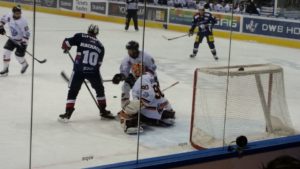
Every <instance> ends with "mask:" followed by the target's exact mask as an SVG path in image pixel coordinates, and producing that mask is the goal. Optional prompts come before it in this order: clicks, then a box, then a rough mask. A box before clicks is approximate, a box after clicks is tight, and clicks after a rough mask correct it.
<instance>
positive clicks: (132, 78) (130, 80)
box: [125, 74, 136, 88]
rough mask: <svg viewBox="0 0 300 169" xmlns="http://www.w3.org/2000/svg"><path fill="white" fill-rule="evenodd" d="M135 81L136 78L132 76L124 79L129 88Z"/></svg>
mask: <svg viewBox="0 0 300 169" xmlns="http://www.w3.org/2000/svg"><path fill="white" fill-rule="evenodd" d="M135 81H136V78H135V77H134V76H133V74H129V75H128V77H127V78H126V79H125V82H126V83H128V84H129V86H130V88H132V87H133V85H134V83H135Z"/></svg>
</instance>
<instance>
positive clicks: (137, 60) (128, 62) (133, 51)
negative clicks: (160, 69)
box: [112, 41, 158, 107]
mask: <svg viewBox="0 0 300 169" xmlns="http://www.w3.org/2000/svg"><path fill="white" fill-rule="evenodd" d="M126 49H127V51H128V55H127V56H126V57H125V58H124V59H123V61H122V63H121V66H120V73H117V74H115V75H114V77H113V79H112V81H113V83H114V84H119V83H120V81H124V83H123V86H122V96H121V107H123V106H124V103H125V102H126V101H128V100H129V99H130V90H131V88H132V87H133V85H134V82H135V80H136V78H135V77H134V76H133V74H132V73H131V67H132V66H135V65H136V64H141V63H142V55H143V64H144V67H145V69H146V71H148V72H151V73H152V74H154V76H155V80H156V81H158V80H157V76H156V65H155V62H154V59H153V57H152V56H150V55H149V54H147V53H146V52H144V53H143V52H142V51H140V50H139V43H138V42H136V41H129V42H128V43H127V44H126Z"/></svg>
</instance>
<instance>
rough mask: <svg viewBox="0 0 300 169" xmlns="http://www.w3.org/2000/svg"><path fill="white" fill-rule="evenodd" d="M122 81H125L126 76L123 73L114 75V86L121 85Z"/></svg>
mask: <svg viewBox="0 0 300 169" xmlns="http://www.w3.org/2000/svg"><path fill="white" fill-rule="evenodd" d="M122 80H125V75H124V74H123V73H117V74H115V75H114V77H113V79H112V82H113V84H119V83H120V81H122Z"/></svg>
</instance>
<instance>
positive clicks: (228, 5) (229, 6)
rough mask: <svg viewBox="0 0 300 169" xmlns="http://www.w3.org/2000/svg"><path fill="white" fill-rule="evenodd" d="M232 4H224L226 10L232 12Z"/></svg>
mask: <svg viewBox="0 0 300 169" xmlns="http://www.w3.org/2000/svg"><path fill="white" fill-rule="evenodd" d="M231 8H232V4H230V3H226V4H225V6H224V10H225V12H231Z"/></svg>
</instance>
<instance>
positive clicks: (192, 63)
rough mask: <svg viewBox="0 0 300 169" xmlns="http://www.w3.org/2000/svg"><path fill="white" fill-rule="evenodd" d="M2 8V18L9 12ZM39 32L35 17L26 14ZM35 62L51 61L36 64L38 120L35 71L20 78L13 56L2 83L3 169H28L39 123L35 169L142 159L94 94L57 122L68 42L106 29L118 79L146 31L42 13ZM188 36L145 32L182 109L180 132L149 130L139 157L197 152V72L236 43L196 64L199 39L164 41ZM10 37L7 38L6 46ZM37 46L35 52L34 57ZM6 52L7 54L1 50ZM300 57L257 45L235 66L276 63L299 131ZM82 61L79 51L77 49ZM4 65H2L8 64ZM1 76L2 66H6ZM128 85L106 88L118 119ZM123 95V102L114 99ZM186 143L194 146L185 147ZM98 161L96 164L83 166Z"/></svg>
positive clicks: (108, 63) (243, 47)
mask: <svg viewBox="0 0 300 169" xmlns="http://www.w3.org/2000/svg"><path fill="white" fill-rule="evenodd" d="M9 11H10V9H8V8H0V15H3V14H5V13H7V12H9ZM24 15H25V17H26V18H27V19H28V21H29V25H30V28H31V30H32V29H33V27H32V26H33V20H32V18H33V13H32V12H28V11H24ZM36 17H37V20H36V41H35V44H36V45H35V56H36V57H37V58H39V59H43V58H47V60H48V61H47V62H46V63H45V64H39V63H37V62H35V64H34V74H35V76H34V98H33V101H34V103H33V116H31V113H30V112H31V107H30V103H31V95H30V94H31V80H32V78H31V72H32V68H33V65H32V59H31V57H30V56H28V55H27V56H26V58H27V60H28V61H29V63H30V67H29V69H28V71H27V72H26V73H25V74H24V75H21V74H20V68H21V67H20V65H19V64H18V63H17V61H16V59H15V58H14V57H12V61H11V65H10V72H9V76H8V77H5V78H4V77H1V78H0V152H1V153H0V164H1V167H0V168H7V169H23V168H28V166H29V149H30V147H29V145H30V144H29V143H30V142H29V141H30V127H31V126H30V120H31V117H32V120H33V124H32V129H33V130H32V159H31V162H32V163H31V165H32V168H36V169H37V168H43V169H44V168H47V169H50V168H51V169H60V168H61V169H66V168H72V169H73V168H82V167H89V166H97V165H103V164H109V163H113V162H120V161H125V160H134V159H136V151H137V136H129V135H126V134H124V133H123V131H122V129H121V127H120V125H119V122H117V121H102V120H99V116H98V110H97V108H96V106H95V104H94V102H93V100H92V99H91V96H90V95H89V93H88V91H87V90H86V89H85V87H84V86H82V89H81V91H80V93H79V95H78V99H77V102H76V110H75V112H74V114H73V116H72V119H71V122H70V123H68V124H62V123H59V122H58V121H57V117H58V115H59V114H61V113H64V108H65V100H66V96H67V91H68V87H67V84H66V83H65V82H64V81H63V80H62V78H61V77H60V72H61V71H62V70H64V71H66V72H67V73H69V74H70V73H71V69H72V63H71V61H70V59H69V58H68V56H67V55H65V54H63V53H62V50H61V49H60V46H61V42H62V40H63V39H64V38H65V37H70V36H72V35H74V34H75V33H77V32H86V29H87V27H88V25H89V24H91V23H96V24H98V25H99V26H100V34H99V39H100V40H101V41H102V42H103V44H104V46H105V49H106V54H105V58H104V62H103V65H102V67H101V72H102V77H103V78H104V79H111V78H112V77H113V75H114V74H115V73H117V72H118V69H119V64H120V62H121V60H122V59H123V57H124V56H125V55H126V50H125V44H126V43H127V42H128V41H129V40H136V41H138V42H140V44H141V45H140V46H142V35H143V32H142V28H140V31H139V32H135V31H134V30H133V28H132V27H130V30H129V31H128V32H125V31H124V25H120V24H114V23H108V22H100V21H95V20H85V19H79V18H70V17H64V16H58V15H49V14H43V13H37V14H36ZM162 35H165V36H167V37H173V36H179V35H182V34H181V33H178V32H171V31H167V30H159V29H151V28H146V33H145V51H147V52H148V53H150V54H151V55H153V57H154V58H155V60H156V64H157V65H158V77H159V80H160V84H161V86H162V88H164V87H167V86H168V85H170V84H172V83H174V82H176V81H180V83H179V84H178V85H177V86H175V87H173V88H171V89H169V90H167V91H166V92H165V95H166V96H167V98H168V99H169V101H170V102H171V103H172V105H173V107H174V109H175V110H176V113H177V114H176V118H177V119H176V125H175V126H173V127H170V128H158V127H148V128H146V129H145V132H144V133H143V134H142V135H141V136H140V148H139V157H140V158H145V157H155V156H160V155H166V154H174V153H179V152H185V151H192V150H193V149H192V148H191V147H190V146H189V144H188V142H189V127H190V116H191V105H192V103H191V100H192V82H193V72H194V69H195V68H197V67H203V66H224V65H227V61H228V55H229V40H228V39H220V38H216V47H217V51H218V56H219V57H220V60H219V61H218V62H215V61H214V60H213V57H212V56H211V53H210V50H209V49H208V46H207V44H206V43H203V44H202V45H201V46H200V48H199V53H198V56H197V57H196V58H194V59H191V58H189V54H191V51H192V48H193V42H194V38H187V37H185V38H181V39H177V40H173V41H167V40H165V39H163V38H162ZM6 40H7V38H6V37H4V36H1V37H0V46H3V45H4V44H5V42H6ZM32 43H33V42H32V39H31V41H30V45H29V48H28V51H30V52H31V51H32ZM1 52H2V51H1ZM299 53H300V50H298V49H292V48H284V47H278V46H271V45H263V44H258V43H255V42H241V41H232V49H231V61H232V65H233V64H252V63H274V64H278V65H280V66H282V67H283V68H284V73H285V88H286V95H287V102H288V106H289V111H290V115H291V118H292V120H293V124H294V126H295V128H296V129H298V130H299V129H300V121H299V120H298V119H299V118H300V115H299V107H300V106H299V100H300V85H299V77H298V76H299V75H300V59H299V57H300V56H299ZM72 54H73V55H74V54H75V50H74V49H73V50H72ZM1 60H2V59H1ZM0 69H2V63H1V64H0ZM120 88H121V85H118V86H117V85H113V84H111V83H105V89H106V98H107V103H108V109H109V110H111V111H112V112H113V113H114V114H116V113H117V112H118V111H119V110H120ZM114 96H117V98H114ZM186 143H187V144H186ZM87 156H92V157H93V159H92V160H89V161H85V160H82V159H83V158H84V157H87Z"/></svg>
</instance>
